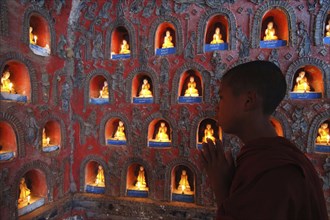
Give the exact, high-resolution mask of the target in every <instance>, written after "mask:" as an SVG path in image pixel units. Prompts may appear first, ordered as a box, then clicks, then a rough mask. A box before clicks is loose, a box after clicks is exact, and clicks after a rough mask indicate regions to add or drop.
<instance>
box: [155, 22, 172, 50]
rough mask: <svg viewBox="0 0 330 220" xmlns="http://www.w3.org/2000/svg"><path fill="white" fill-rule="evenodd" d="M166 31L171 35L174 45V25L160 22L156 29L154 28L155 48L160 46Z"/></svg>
mask: <svg viewBox="0 0 330 220" xmlns="http://www.w3.org/2000/svg"><path fill="white" fill-rule="evenodd" d="M166 31H169V32H170V34H171V37H172V43H173V45H174V47H176V44H177V42H176V29H175V27H174V25H173V24H172V23H170V22H164V23H161V24H160V25H159V26H158V28H157V30H156V34H155V45H154V47H155V48H162V45H163V43H164V37H165V36H166Z"/></svg>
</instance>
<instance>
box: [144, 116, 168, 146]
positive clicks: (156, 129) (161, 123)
mask: <svg viewBox="0 0 330 220" xmlns="http://www.w3.org/2000/svg"><path fill="white" fill-rule="evenodd" d="M171 135H172V128H171V126H170V125H169V123H168V122H167V121H165V120H163V119H155V120H153V121H152V122H151V123H150V124H149V127H148V146H149V147H170V146H171Z"/></svg>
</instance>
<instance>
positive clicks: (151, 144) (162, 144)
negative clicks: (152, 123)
mask: <svg viewBox="0 0 330 220" xmlns="http://www.w3.org/2000/svg"><path fill="white" fill-rule="evenodd" d="M148 146H149V147H170V146H171V142H158V141H149V142H148Z"/></svg>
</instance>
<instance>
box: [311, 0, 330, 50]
mask: <svg viewBox="0 0 330 220" xmlns="http://www.w3.org/2000/svg"><path fill="white" fill-rule="evenodd" d="M329 19H330V4H327V3H324V4H323V5H322V7H321V8H320V9H319V11H318V13H317V15H316V19H315V23H314V26H315V29H314V30H315V32H314V33H315V35H314V39H315V44H316V45H317V46H318V45H321V44H324V43H326V42H325V39H324V38H325V37H326V25H327V24H328V21H329ZM327 44H330V42H329V43H327Z"/></svg>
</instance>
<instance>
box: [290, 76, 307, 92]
mask: <svg viewBox="0 0 330 220" xmlns="http://www.w3.org/2000/svg"><path fill="white" fill-rule="evenodd" d="M293 91H294V92H310V91H311V89H310V86H309V84H308V80H307V77H306V75H305V71H301V72H300V73H299V75H298V77H297V78H296V85H295V86H294V88H293Z"/></svg>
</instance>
